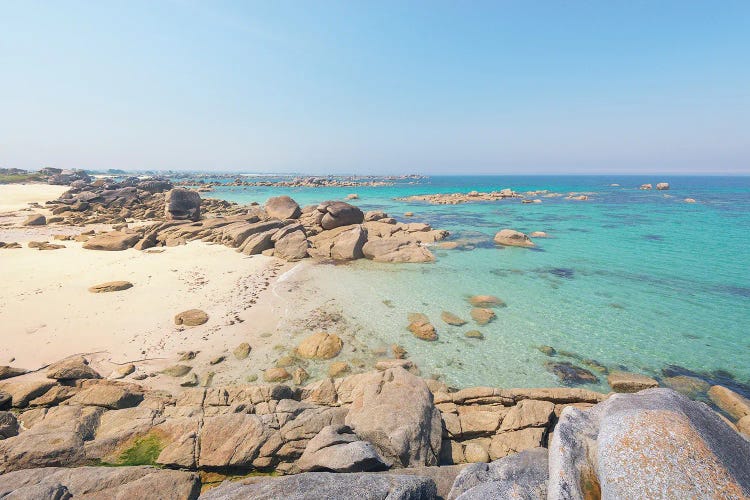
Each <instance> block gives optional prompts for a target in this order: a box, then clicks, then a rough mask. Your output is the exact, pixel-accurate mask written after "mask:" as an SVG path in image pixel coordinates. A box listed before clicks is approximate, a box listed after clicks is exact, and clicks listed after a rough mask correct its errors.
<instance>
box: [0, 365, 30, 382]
mask: <svg viewBox="0 0 750 500" xmlns="http://www.w3.org/2000/svg"><path fill="white" fill-rule="evenodd" d="M24 373H26V370H24V369H23V368H16V367H14V366H5V365H4V366H0V380H3V379H6V378H13V377H18V376H19V375H23V374H24Z"/></svg>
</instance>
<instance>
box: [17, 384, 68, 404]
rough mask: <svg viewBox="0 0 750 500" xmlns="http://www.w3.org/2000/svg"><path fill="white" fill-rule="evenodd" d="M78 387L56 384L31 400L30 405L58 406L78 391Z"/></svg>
mask: <svg viewBox="0 0 750 500" xmlns="http://www.w3.org/2000/svg"><path fill="white" fill-rule="evenodd" d="M78 390H79V389H78V388H77V387H67V386H64V385H55V386H52V388H50V390H48V391H47V392H45V393H44V394H42V395H41V396H39V397H38V398H34V399H32V400H31V401H29V406H57V405H59V404H60V403H62V402H63V401H65V400H66V399H70V398H71V397H73V395H74V394H76V393H77V392H78Z"/></svg>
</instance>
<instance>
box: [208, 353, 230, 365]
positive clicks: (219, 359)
mask: <svg viewBox="0 0 750 500" xmlns="http://www.w3.org/2000/svg"><path fill="white" fill-rule="evenodd" d="M226 359H227V357H226V356H225V355H223V354H220V355H218V356H214V357H213V358H211V360H210V361H209V362H208V363H209V364H211V365H218V364H219V363H223V362H224V360H226Z"/></svg>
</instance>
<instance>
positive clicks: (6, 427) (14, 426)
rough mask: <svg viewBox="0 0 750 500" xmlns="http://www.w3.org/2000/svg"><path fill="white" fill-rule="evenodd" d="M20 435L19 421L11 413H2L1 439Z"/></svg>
mask: <svg viewBox="0 0 750 500" xmlns="http://www.w3.org/2000/svg"><path fill="white" fill-rule="evenodd" d="M17 435H18V420H16V416H15V415H13V414H12V413H11V412H9V411H0V439H7V438H10V437H13V436H17Z"/></svg>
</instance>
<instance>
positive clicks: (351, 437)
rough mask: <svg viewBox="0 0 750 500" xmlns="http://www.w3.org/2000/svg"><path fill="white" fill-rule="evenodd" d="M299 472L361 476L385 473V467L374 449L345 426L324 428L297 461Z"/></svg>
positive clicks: (308, 444)
mask: <svg viewBox="0 0 750 500" xmlns="http://www.w3.org/2000/svg"><path fill="white" fill-rule="evenodd" d="M297 467H299V469H300V470H301V471H302V472H313V471H332V472H363V471H373V470H384V469H386V465H385V463H384V462H383V460H382V459H381V458H380V456H378V452H377V451H376V450H375V448H374V447H373V446H372V445H371V444H370V443H368V442H366V441H361V440H359V439H358V438H357V436H356V435H355V434H354V433H353V432H352V431H351V429H350V428H349V427H347V426H345V425H329V426H326V427H323V429H321V430H320V432H319V433H318V434H316V435H315V437H313V438H312V439H311V440H310V441H309V442H308V443H307V447H306V448H305V451H304V453H302V456H301V457H300V459H299V460H298V461H297Z"/></svg>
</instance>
